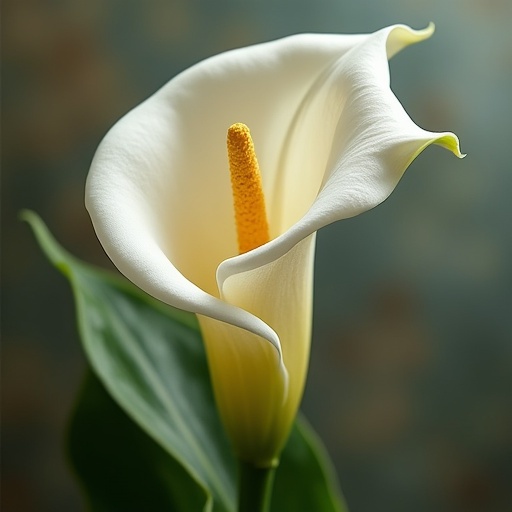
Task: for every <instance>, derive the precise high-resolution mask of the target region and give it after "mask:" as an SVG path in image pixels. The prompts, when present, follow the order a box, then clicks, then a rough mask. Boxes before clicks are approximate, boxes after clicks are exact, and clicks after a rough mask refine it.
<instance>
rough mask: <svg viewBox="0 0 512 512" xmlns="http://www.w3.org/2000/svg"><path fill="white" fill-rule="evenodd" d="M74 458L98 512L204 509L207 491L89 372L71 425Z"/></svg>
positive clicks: (69, 445) (70, 450)
mask: <svg viewBox="0 0 512 512" xmlns="http://www.w3.org/2000/svg"><path fill="white" fill-rule="evenodd" d="M67 448H68V456H69V459H70V462H71V464H72V466H73V469H74V471H75V474H76V476H77V477H78V479H79V480H80V482H81V484H82V487H83V488H84V489H85V490H86V493H85V494H86V496H87V498H88V502H89V503H88V504H89V507H88V508H89V509H90V510H94V511H96V512H114V511H120V512H121V511H122V512H131V511H133V512H139V511H152V510H155V511H159V510H166V511H172V510H176V511H179V510H201V509H203V508H204V506H205V503H206V502H207V500H208V496H207V493H206V492H205V490H204V489H203V488H201V487H200V486H199V485H198V484H197V483H196V482H194V480H193V479H192V478H191V477H190V476H189V475H188V473H187V472H186V471H185V470H184V469H183V467H182V466H181V465H180V464H179V463H178V462H177V461H176V459H174V458H173V457H171V456H170V455H169V454H168V453H167V452H166V451H165V450H164V449H163V448H162V447H161V446H160V445H159V444H157V443H156V442H155V441H153V439H151V438H150V437H149V436H148V435H147V434H146V433H145V432H144V431H143V430H142V429H141V428H140V427H138V426H137V425H136V424H135V423H134V422H133V421H131V419H130V418H129V417H128V415H127V414H126V413H125V412H124V411H123V410H122V409H121V407H119V405H117V403H116V402H115V401H114V400H113V399H112V398H111V396H110V395H109V394H108V393H107V391H106V390H105V388H104V386H103V385H102V384H101V382H100V381H99V380H98V378H97V377H96V375H94V373H92V372H91V371H88V372H87V374H86V378H85V379H84V383H83V386H82V389H81V390H80V393H79V395H78V401H77V404H76V406H75V409H74V411H73V415H72V417H71V422H70V425H69V428H68V435H67Z"/></svg>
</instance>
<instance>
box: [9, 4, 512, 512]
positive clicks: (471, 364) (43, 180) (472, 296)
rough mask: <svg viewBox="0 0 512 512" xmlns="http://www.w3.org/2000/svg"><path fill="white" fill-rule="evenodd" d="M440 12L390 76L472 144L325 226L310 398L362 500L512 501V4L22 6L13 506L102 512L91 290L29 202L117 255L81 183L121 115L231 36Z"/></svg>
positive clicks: (16, 83)
mask: <svg viewBox="0 0 512 512" xmlns="http://www.w3.org/2000/svg"><path fill="white" fill-rule="evenodd" d="M429 21H434V22H435V23H436V26H437V30H436V34H435V35H434V37H433V38H432V39H431V40H429V41H427V42H425V43H422V44H421V45H418V46H414V47H411V48H409V49H407V50H405V51H404V53H402V54H400V55H398V56H397V57H395V59H393V61H392V62H391V75H392V88H393V90H394V91H395V93H396V94H397V96H398V97H399V99H400V100H401V101H402V103H403V104H404V106H405V108H406V110H407V111H408V112H409V113H410V115H411V116H412V118H413V119H414V120H415V121H416V122H417V123H418V124H420V125H421V126H423V127H424V128H427V129H431V130H439V131H444V130H451V131H454V132H455V133H457V135H458V136H459V137H460V139H461V143H462V150H463V151H464V152H467V153H468V156H467V157H466V159H465V160H462V161H459V160H457V159H456V158H455V157H453V156H452V155H450V154H449V153H447V152H446V151H443V150H441V149H439V148H429V149H428V150H427V151H426V152H425V153H424V154H423V155H421V156H420V157H419V158H418V159H417V160H416V161H415V162H414V163H413V164H412V165H411V167H410V169H409V170H408V172H407V173H406V175H405V177H404V179H403V180H402V182H401V183H400V185H399V186H398V188H397V190H396V191H395V192H394V194H393V195H392V196H391V198H390V199H389V200H388V201H386V202H385V203H384V204H383V205H381V206H379V207H378V208H376V209H375V210H373V211H371V212H368V213H366V214H364V215H362V216H360V217H357V218H355V219H351V220H348V221H344V222H340V223H338V224H336V225H334V226H330V227H328V228H325V229H324V230H323V231H322V232H320V234H319V237H318V251H317V269H316V281H315V288H316V289H315V293H316V295H315V325H314V335H313V347H312V359H311V371H310V375H309V381H308V386H307V390H306V394H305V399H304V405H303V410H304V411H305V413H306V415H307V416H308V417H309V418H310V420H311V422H312V423H313V425H314V426H315V427H316V428H317V430H318V432H319V433H320V435H321V437H322V438H323V439H324V441H325V443H326V444H327V447H328V449H329V452H330V453H331V455H332V457H333V458H334V461H335V464H336V468H337V471H338V474H339V477H340V482H341V485H342V488H343V490H344V493H345V495H346V499H347V501H348V504H349V506H350V509H351V511H352V512H373V511H376V510H378V511H379V512H387V511H389V512H391V511H393V512H410V511H412V510H414V511H415V512H423V511H425V512H427V511H428V512H431V511H434V510H435V511H436V512H457V511H461V512H462V511H464V512H473V511H475V512H504V511H508V510H510V509H512V490H511V487H510V482H511V481H512V409H511V404H512V379H511V373H512V321H511V316H512V294H511V284H512V269H511V265H510V262H511V260H512V258H511V256H512V235H511V228H510V223H511V214H512V209H511V191H512V169H511V163H510V162H511V161H512V154H511V153H512V152H511V146H512V140H511V133H512V123H511V119H512V95H511V92H510V91H512V4H511V3H510V2H509V1H507V0H485V1H484V0H445V1H441V0H431V1H429V2H425V1H422V0H409V1H405V0H387V1H384V0H383V1H377V0H373V1H370V0H362V1H357V2H356V1H352V2H349V1H348V0H344V1H334V0H332V1H331V0H317V1H310V2H306V1H291V0H289V1H271V0H262V1H259V2H256V1H254V2H248V1H238V2H235V1H234V0H232V1H218V2H215V1H211V2H207V1H206V0H203V1H200V0H194V1H185V0H172V1H169V0H146V1H144V2H143V1H140V2H137V1H135V0H126V1H121V0H108V1H100V0H61V1H56V0H54V1H50V0H46V1H43V0H4V2H3V3H2V128H3V129H2V242H3V243H2V247H3V250H2V253H3V254H2V281H3V283H2V295H3V300H2V305H3V308H2V310H3V311H2V317H3V319H2V324H3V325H2V331H3V332H2V395H3V396H2V445H3V447H2V452H3V455H2V465H3V467H2V505H3V506H2V509H3V510H6V511H10V510H13V511H43V512H44V511H52V512H53V511H57V512H58V511H72V510H82V505H81V501H80V497H79V494H78V489H77V487H76V485H75V483H74V482H73V480H72V478H71V476H70V474H69V471H68V470H67V468H66V462H65V456H64V453H63V447H62V436H63V432H64V430H65V426H66V420H67V417H68V414H69V411H70V408H71V406H72V403H73V397H74V395H75V393H76V391H77V387H78V385H79V382H80V380H81V376H82V373H83V368H84V359H83V355H82V353H81V349H80V346H79V343H78V339H77V334H76V331H75V325H74V319H73V304H72V301H71V294H70V292H69V290H68V287H67V284H66V283H65V282H64V280H63V279H62V278H61V277H60V276H59V275H57V273H56V272H55V271H54V270H53V269H51V268H50V266H49V265H48V264H47V263H46V262H45V261H44V260H43V258H42V255H41V252H40V251H39V249H38V248H37V247H36V245H35V242H34V240H33V238H32V236H31V234H30V232H29V230H28V228H27V226H25V225H23V224H21V223H20V222H19V221H18V220H17V212H18V211H19V210H20V209H21V208H32V209H34V210H36V211H38V212H39V213H40V214H41V215H42V216H43V218H44V219H45V220H46V221H47V222H48V224H49V226H50V227H51V229H52V230H53V231H54V233H55V234H56V236H57V238H58V239H59V240H60V241H61V243H63V244H64V245H65V246H66V247H67V248H68V249H69V250H70V251H72V252H73V253H75V254H76V255H78V256H80V257H81V258H82V259H85V260H88V261H91V262H94V263H97V264H99V265H103V266H106V267H110V264H109V262H108V260H107V258H106V257H105V256H104V254H103V252H102V250H101V248H100V246H99V244H98V242H97V241H96V239H95V237H94V234H93V232H92V228H91V226H90V222H89V219H88V216H87V213H86V212H85V208H84V206H83V188H84V181H85V177H86V175H87V170H88V166H89V163H90V161H91V159H92V156H93V154H94V150H95V148H96V146H97V144H98V143H99V141H100V140H101V138H102V136H103V135H104V134H105V132H106V131H107V129H108V128H109V127H110V126H111V125H112V124H113V123H114V122H115V121H116V120H117V119H118V118H119V117H120V116H121V115H122V114H124V113H125V112H126V111H128V110H129V109H130V108H132V107H133V106H135V105H136V104H137V103H139V102H140V101H142V100H143V99H145V98H146V97H147V96H149V95H150V94H151V93H152V92H154V91H155V90H156V89H157V88H158V87H160V86H161V85H163V84H164V83H165V82H166V81H167V80H169V79H170V78H172V77H173V76H174V75H175V74H177V73H178V72H179V71H181V70H183V69H185V68H187V67H188V66H190V65H191V64H193V63H195V62H197V61H199V60H201V59H203V58H205V57H208V56H210V55H213V54H215V53H218V52H220V51H223V50H227V49H230V48H235V47H239V46H243V45H247V44H251V43H256V42H261V41H265V40H269V39H273V38H278V37H282V36H285V35H288V34H292V33H297V32H339V33H356V32H371V31H374V30H377V29H379V28H381V27H384V26H386V25H389V24H393V23H397V22H403V23H407V24H410V25H411V26H413V27H415V28H421V27H424V26H425V25H427V23H428V22H429Z"/></svg>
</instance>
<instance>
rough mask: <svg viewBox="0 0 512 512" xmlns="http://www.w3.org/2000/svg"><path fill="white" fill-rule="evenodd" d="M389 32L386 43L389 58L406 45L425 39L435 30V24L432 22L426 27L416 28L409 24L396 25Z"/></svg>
mask: <svg viewBox="0 0 512 512" xmlns="http://www.w3.org/2000/svg"><path fill="white" fill-rule="evenodd" d="M390 28H391V32H389V35H388V40H387V44H386V47H387V48H386V49H387V54H388V59H390V58H391V57H393V56H394V55H396V54H397V53H398V52H400V51H401V50H403V49H404V48H405V47H406V46H409V45H411V44H416V43H420V42H422V41H425V40H426V39H428V38H429V37H431V36H432V34H433V33H434V31H435V24H434V23H432V22H430V23H429V24H428V25H427V26H426V27H425V28H423V29H419V30H415V29H413V28H411V27H409V26H408V25H395V26H393V27H390Z"/></svg>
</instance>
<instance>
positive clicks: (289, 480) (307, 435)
mask: <svg viewBox="0 0 512 512" xmlns="http://www.w3.org/2000/svg"><path fill="white" fill-rule="evenodd" d="M281 510H293V511H294V512H310V511H315V512H348V508H347V506H346V504H345V502H344V500H343V498H342V496H341V492H340V490H339V489H338V485H337V482H336V477H335V473H334V468H333V467H332V464H331V462H330V460H329V458H328V456H327V453H326V452H325V449H324V447H323V445H322V444H321V442H320V441H319V439H318V438H317V436H316V434H315V433H314V431H313V429H312V428H311V427H310V425H309V424H308V422H307V421H306V420H305V419H304V418H303V417H300V416H299V417H298V418H297V420H296V422H295V425H294V427H293V429H292V432H291V434H290V438H289V439H288V442H287V444H286V447H285V449H284V451H283V454H282V456H281V461H280V463H279V468H278V471H277V472H276V480H275V484H274V493H273V495H272V512H279V511H281Z"/></svg>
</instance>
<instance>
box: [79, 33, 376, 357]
mask: <svg viewBox="0 0 512 512" xmlns="http://www.w3.org/2000/svg"><path fill="white" fill-rule="evenodd" d="M367 37H368V36H337V35H300V36H292V37H289V38H286V39H282V40H278V41H274V42H270V43H265V44H261V45H257V46H253V47H249V48H244V49H240V50H234V51H231V52H227V53H225V54H221V55H218V56H216V57H213V58H211V59H208V60H206V61H204V62H202V63H200V64H198V65H196V66H194V67H192V68H190V69H189V70H187V71H185V72H183V73H182V74H181V75H179V76H177V77H176V78H175V79H173V80H171V81H170V82H169V83H168V84H167V85H165V86H164V87H163V88H162V89H161V90H160V91H158V92H157V93H156V94H155V95H154V96H152V97H151V98H149V99H148V100H147V101H145V102H144V103H142V104H141V105H139V106H138V107H137V108H135V109H134V110H133V111H131V112H130V113H128V114H127V115H126V116H125V117H124V118H122V119H121V120H120V121H119V122H118V123H117V124H116V125H115V126H114V127H113V128H112V129H111V130H110V132H109V133H108V134H107V135H106V137H105V138H104V140H103V141H102V143H101V145H100V147H99V148H98V151H97V153H96V155H95V158H94V160H93V162H92V165H91V169H90V172H89V175H88V179H87V186H86V206H87V209H88V210H89V213H90V215H91V218H92V221H93V224H94V228H95V230H96V233H97V236H98V238H99V240H100V241H101V243H102V245H103V247H104V249H105V251H106V252H107V254H108V256H109V257H110V258H111V259H112V261H113V262H114V263H115V265H116V266H117V267H118V268H119V270H120V271H121V272H122V273H123V274H125V275H126V276H127V277H128V278H129V279H130V280H131V281H133V282H134V283H135V284H136V285H137V286H139V287H140V288H142V289H143V290H145V291H146V292H148V293H149V294H151V295H153V296H154V297H156V298H158V299H160V300H162V301H163V302H166V303H168V304H170V305H172V306H175V307H178V308H182V309H185V310H188V311H192V312H195V313H199V314H203V315H207V316H211V317H214V318H217V319H218V320H221V321H224V322H228V323H230V324H234V325H238V326H240V327H243V328H245V329H247V330H249V331H251V332H254V333H255V334H258V335H259V336H262V337H264V338H266V339H268V340H269V341H271V342H272V343H273V344H274V345H275V346H276V347H279V339H278V337H277V336H276V334H275V333H274V332H273V330H272V329H271V328H270V327H269V326H268V325H266V324H265V323H264V322H262V321H261V320H260V319H258V318H257V317H255V316H254V315H251V314H249V313H247V312H245V311H243V310H241V309H240V308H237V307H235V306H233V305H230V304H227V303H225V302H223V301H220V300H218V290H217V286H216V281H215V271H216V268H217V266H218V265H219V264H220V263H221V262H222V261H223V260H225V259H226V258H229V257H231V256H233V255H235V254H236V253H237V246H236V234H235V226H234V222H233V212H232V199H231V190H230V186H229V173H228V164H227V156H226V149H225V134H226V130H227V128H228V127H229V126H230V125H231V124H232V123H233V122H236V121H243V122H245V123H246V124H248V125H249V126H250V127H251V131H252V133H253V136H254V138H255V139H256V140H261V141H264V143H262V144H259V147H258V148H257V151H258V158H259V160H260V165H261V167H262V169H263V170H264V186H265V195H266V198H267V201H268V204H269V220H270V223H271V224H272V225H273V224H274V223H273V222H272V220H273V217H274V214H273V208H272V204H274V203H277V204H278V203H279V199H276V200H275V199H274V197H275V195H276V193H275V190H277V188H276V187H275V181H276V180H278V178H279V163H280V148H281V147H282V146H283V141H284V139H285V138H286V137H287V132H288V129H289V126H290V124H291V123H292V121H293V118H294V116H295V114H296V112H297V110H298V108H299V105H300V104H301V102H302V101H303V99H304V97H305V95H306V94H307V91H308V90H309V88H310V87H311V84H312V83H313V82H314V81H315V80H316V79H317V78H318V76H319V75H320V74H321V73H322V71H323V70H324V69H325V68H326V67H327V66H329V65H330V64H331V63H332V62H333V61H334V60H336V59H337V58H339V57H340V55H343V54H345V53H346V52H347V51H349V50H350V49H351V48H353V47H354V46H355V45H356V44H357V43H358V42H359V41H362V40H364V39H365V38H367ZM310 199H312V197H308V200H307V201H304V207H306V206H307V203H309V202H310Z"/></svg>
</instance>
